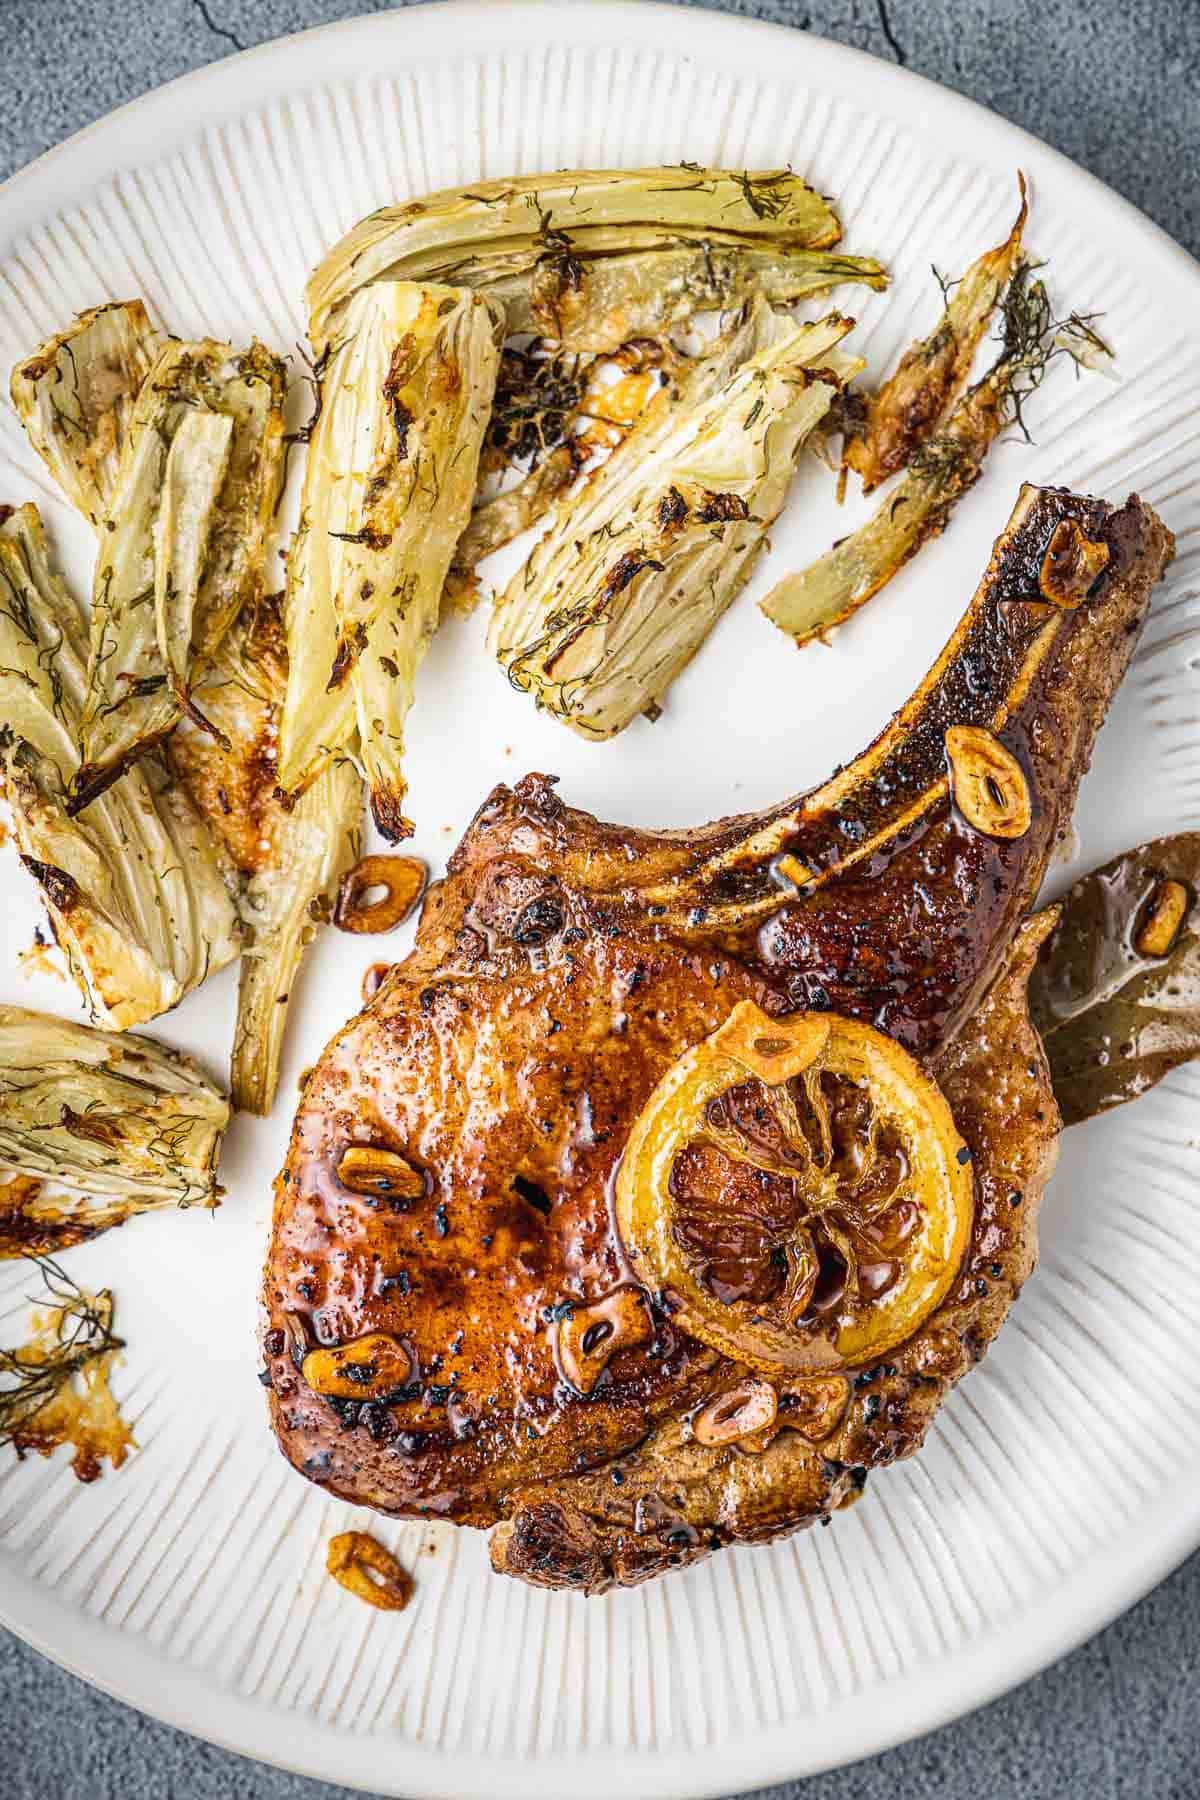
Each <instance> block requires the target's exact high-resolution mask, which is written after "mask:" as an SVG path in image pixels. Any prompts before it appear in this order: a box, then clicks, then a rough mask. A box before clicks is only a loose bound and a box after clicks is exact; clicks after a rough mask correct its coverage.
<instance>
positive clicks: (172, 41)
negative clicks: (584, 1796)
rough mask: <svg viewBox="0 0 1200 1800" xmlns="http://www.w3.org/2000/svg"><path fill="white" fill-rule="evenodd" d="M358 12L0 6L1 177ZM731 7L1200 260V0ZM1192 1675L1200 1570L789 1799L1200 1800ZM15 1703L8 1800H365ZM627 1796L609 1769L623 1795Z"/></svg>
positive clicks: (337, 5) (172, 1739) (20, 1695)
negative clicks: (201, 70) (1026, 156)
mask: <svg viewBox="0 0 1200 1800" xmlns="http://www.w3.org/2000/svg"><path fill="white" fill-rule="evenodd" d="M563 3H564V0H559V4H563ZM565 3H569V0H565ZM364 10H370V8H369V5H368V4H367V0H120V4H114V3H113V0H0V46H2V49H0V71H2V73H0V83H2V87H0V92H2V94H3V105H2V106H0V175H8V174H10V173H11V172H12V171H13V170H15V169H18V168H20V167H21V166H22V165H23V164H24V163H27V162H28V161H29V160H30V159H31V158H32V157H34V156H36V155H38V154H39V152H41V151H42V150H45V149H47V148H49V146H50V145H52V144H55V143H57V142H58V141H59V140H60V139H61V138H64V137H66V136H67V135H68V134H69V133H70V132H72V131H75V130H77V129H78V128H79V127H80V126H81V125H86V124H88V123H89V122H90V121H91V120H92V119H95V118H98V117H100V116H101V115H102V114H104V113H106V112H108V111H109V110H110V109H111V108H112V107H114V106H117V105H119V104H120V103H121V102H122V101H125V100H129V99H132V98H133V97H134V96H135V95H137V94H140V93H143V92H144V91H145V90H146V89H147V88H150V87H154V86H156V85H157V84H158V83H160V82H163V81H168V80H170V79H171V77H172V76H175V75H181V74H183V73H184V72H185V71H186V70H188V69H195V68H198V67H200V65H201V64H202V63H206V62H211V61H213V60H214V59H215V58H217V57H220V56H225V55H228V54H229V53H230V52H231V51H233V50H235V49H238V48H248V47H249V46H251V45H253V44H259V43H263V42H265V41H266V40H268V39H269V38H273V37H279V36H281V35H283V34H284V33H286V32H289V31H296V30H299V29H301V28H302V27H304V26H308V25H316V24H320V23H322V22H324V21H327V20H332V19H342V18H350V17H353V16H354V15H355V14H358V13H361V12H363V11H364ZM723 10H726V11H730V12H739V13H745V14H749V15H752V16H754V17H757V18H765V19H774V20H777V21H778V22H780V23H784V24H788V25H791V26H793V27H795V28H796V29H798V30H802V31H803V30H811V31H814V32H818V33H820V34H822V35H823V36H826V37H831V38H837V39H840V40H841V41H842V42H844V43H848V44H853V45H856V46H857V47H858V48H860V49H865V50H870V51H873V52H874V53H875V54H876V55H878V56H882V57H885V58H890V59H891V60H893V61H901V62H904V63H907V65H908V66H909V67H910V68H912V69H916V70H919V71H920V72H921V73H922V74H925V75H930V76H932V77H933V78H934V79H935V80H938V81H942V82H945V83H946V84H947V85H948V86H950V87H954V88H957V89H959V90H960V91H961V92H962V93H965V94H970V95H971V96H972V97H973V98H975V99H977V100H981V101H983V102H984V103H985V104H986V105H988V106H991V107H993V108H994V109H995V110H996V111H997V112H999V113H1002V114H1003V115H1004V116H1005V117H1006V118H1009V119H1012V120H1014V121H1015V122H1016V123H1018V124H1020V125H1023V126H1025V127H1026V128H1027V129H1028V130H1030V131H1033V132H1036V133H1037V134H1038V136H1039V137H1043V138H1045V139H1046V140H1047V141H1048V142H1049V143H1051V144H1054V145H1056V146H1057V147H1058V148H1059V149H1060V150H1064V151H1066V153H1067V154H1068V155H1069V156H1073V157H1074V158H1075V159H1076V160H1077V161H1078V162H1081V163H1083V164H1084V165H1085V166H1086V167H1087V168H1089V169H1091V170H1093V171H1094V173H1096V174H1097V175H1100V176H1102V177H1103V178H1104V180H1106V181H1108V182H1110V183H1111V184H1112V186H1113V187H1115V188H1117V189H1118V190H1119V191H1120V192H1121V193H1123V194H1125V195H1126V196H1127V197H1128V198H1129V199H1130V200H1133V201H1135V202H1136V203H1137V204H1138V205H1139V206H1141V207H1143V208H1144V209H1145V211H1146V212H1148V213H1149V214H1150V216H1151V217H1152V218H1154V219H1156V220H1157V221H1158V222H1159V224H1161V225H1163V226H1165V228H1166V229H1167V230H1168V231H1170V232H1171V233H1173V235H1174V236H1175V237H1177V238H1178V239H1179V240H1180V242H1181V243H1183V244H1185V245H1186V246H1187V247H1188V248H1189V249H1190V250H1191V251H1192V252H1193V253H1194V254H1196V253H1200V0H1089V3H1085V0H812V3H810V4H804V3H802V0H728V4H727V5H726V6H725V7H724V9H723ZM682 31H686V20H681V32H682ZM1198 475H1200V471H1198ZM1198 1662H1200V1556H1198V1557H1194V1558H1193V1559H1192V1560H1191V1561H1190V1562H1188V1563H1187V1564H1185V1565H1184V1567H1183V1568H1182V1569H1181V1570H1180V1571H1179V1572H1178V1574H1176V1575H1174V1576H1173V1577H1172V1578H1171V1579H1170V1580H1169V1581H1166V1582H1164V1583H1163V1585H1162V1586H1161V1587H1160V1588H1159V1589H1158V1590H1157V1591H1156V1592H1155V1593H1153V1594H1152V1595H1150V1596H1149V1598H1148V1599H1146V1600H1144V1601H1143V1602H1142V1604H1141V1605H1140V1606H1138V1607H1135V1608H1134V1610H1133V1611H1132V1612H1131V1613H1129V1614H1128V1615H1127V1616H1126V1617H1125V1618H1124V1619H1122V1620H1120V1621H1119V1622H1118V1623H1117V1624H1115V1625H1113V1626H1112V1627H1110V1629H1109V1630H1108V1631H1106V1632H1103V1633H1102V1634H1101V1635H1100V1636H1099V1637H1098V1638H1095V1639H1094V1640H1093V1641H1092V1643H1090V1644H1088V1645H1087V1646H1086V1647H1085V1648H1084V1649H1082V1650H1080V1651H1078V1652H1077V1653H1076V1654H1075V1655H1074V1656H1072V1657H1070V1658H1068V1659H1067V1661H1065V1662H1063V1663H1061V1664H1059V1665H1058V1667H1056V1668H1054V1669H1051V1670H1049V1671H1048V1672H1047V1673H1046V1674H1045V1675H1043V1676H1041V1677H1040V1678H1039V1679H1038V1680H1036V1681H1032V1682H1029V1683H1028V1684H1027V1685H1026V1686H1025V1687H1023V1688H1021V1689H1019V1690H1018V1691H1017V1692H1016V1693H1014V1694H1011V1695H1009V1696H1008V1698H1007V1699H1004V1700H1001V1701H998V1702H997V1703H996V1704H995V1705H994V1706H991V1707H988V1708H986V1709H985V1710H984V1711H982V1712H979V1713H976V1714H974V1715H973V1716H972V1717H971V1718H969V1719H964V1720H962V1721H961V1722H960V1723H959V1724H957V1725H953V1726H950V1727H948V1728H947V1729H946V1730H944V1731H940V1732H936V1733H935V1734H934V1735H933V1736H931V1737H928V1738H924V1739H922V1740H921V1741H920V1742H919V1743H916V1744H911V1745H907V1746H905V1747H904V1748H902V1749H899V1750H895V1751H892V1752H891V1753H890V1754H889V1755H887V1756H883V1757H878V1758H876V1759H875V1760H874V1761H872V1762H869V1763H862V1764H859V1765H858V1766H857V1767H855V1768H852V1769H848V1770H844V1771H842V1772H841V1773H839V1774H835V1775H829V1776H824V1777H819V1778H817V1779H814V1780H813V1781H811V1782H807V1783H799V1784H795V1785H793V1786H790V1787H786V1788H779V1789H776V1790H773V1795H772V1800H785V1797H786V1800H792V1797H793V1796H798V1795H799V1794H800V1793H801V1792H803V1794H804V1796H805V1800H927V1796H929V1795H931V1794H933V1793H935V1792H936V1793H938V1794H939V1795H940V1796H941V1797H942V1800H1051V1797H1052V1796H1054V1797H1058V1796H1063V1797H1069V1800H1074V1797H1075V1796H1083V1795H1086V1796H1087V1797H1088V1800H1125V1796H1130V1797H1131V1800H1132V1797H1133V1796H1136V1797H1137V1800H1195V1797H1196V1796H1197V1795H1200V1682H1198V1680H1197V1673H1198V1670H1197V1664H1198ZM0 1701H2V1704H0V1800H166V1797H167V1796H170V1797H171V1800H341V1797H342V1796H345V1800H349V1796H348V1794H347V1791H346V1790H344V1789H341V1788H333V1787H328V1786H326V1785H325V1784H324V1783H321V1782H310V1781H304V1780H301V1779H300V1778H299V1777H297V1776H292V1775H283V1774H278V1773H276V1772H274V1771H273V1770H269V1769H265V1768H261V1767H259V1766H258V1765H255V1764H251V1763H247V1762H243V1761H242V1760H241V1759H240V1758H238V1757H235V1756H230V1755H228V1754H226V1753H225V1752H222V1751H219V1750H214V1749H212V1748H210V1747H209V1746H208V1745H206V1744H202V1743H198V1742H196V1741H195V1740H193V1739H190V1738H186V1737H183V1736H182V1735H181V1734H180V1733H178V1732H175V1731H172V1730H170V1729H169V1728H168V1727H167V1726H164V1725H159V1724H157V1723H155V1722H154V1721H152V1720H150V1719H144V1718H142V1717H141V1716H140V1715H138V1714H137V1713H133V1712H130V1711H129V1710H128V1709H127V1708H125V1707H123V1706H120V1705H118V1704H117V1703H116V1702H115V1701H112V1700H108V1699H106V1698H105V1697H104V1696H103V1695H100V1694H97V1693H94V1692H93V1691H92V1690H91V1689H90V1688H86V1687H84V1686H82V1685H81V1684H80V1683H79V1682H77V1681H75V1680H74V1679H73V1678H72V1677H71V1676H69V1675H65V1674H63V1673H62V1672H61V1671H60V1670H59V1669H57V1668H56V1667H54V1666H53V1665H51V1664H50V1663H47V1662H45V1661H43V1660H42V1659H41V1658H40V1657H39V1656H36V1655H35V1654H34V1653H33V1652H32V1651H31V1650H27V1649H26V1648H25V1647H24V1645H22V1644H19V1643H17V1642H16V1640H15V1639H12V1638H10V1637H8V1636H7V1634H5V1633H4V1632H2V1631H0ZM620 1785H621V1783H620V1777H619V1773H618V1772H617V1771H616V1770H614V1779H613V1788H614V1793H615V1792H616V1791H617V1790H618V1789H619V1787H620Z"/></svg>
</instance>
